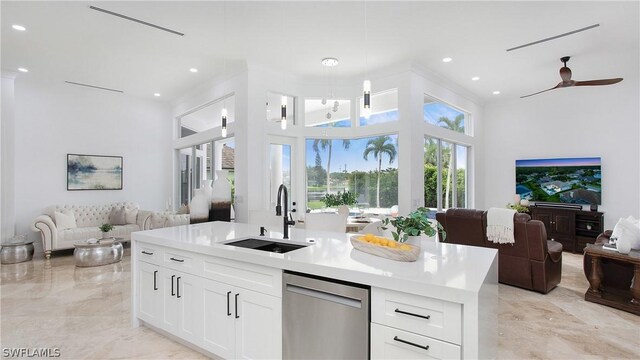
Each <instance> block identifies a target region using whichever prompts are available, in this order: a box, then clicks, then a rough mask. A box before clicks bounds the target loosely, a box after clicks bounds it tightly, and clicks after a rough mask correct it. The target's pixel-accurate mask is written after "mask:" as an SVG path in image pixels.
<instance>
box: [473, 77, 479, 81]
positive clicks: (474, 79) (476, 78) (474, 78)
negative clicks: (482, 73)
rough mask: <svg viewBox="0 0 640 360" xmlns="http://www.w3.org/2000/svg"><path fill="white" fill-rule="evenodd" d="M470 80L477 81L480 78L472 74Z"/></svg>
mask: <svg viewBox="0 0 640 360" xmlns="http://www.w3.org/2000/svg"><path fill="white" fill-rule="evenodd" d="M471 80H473V81H478V80H480V77H479V76H474V77H472V78H471Z"/></svg>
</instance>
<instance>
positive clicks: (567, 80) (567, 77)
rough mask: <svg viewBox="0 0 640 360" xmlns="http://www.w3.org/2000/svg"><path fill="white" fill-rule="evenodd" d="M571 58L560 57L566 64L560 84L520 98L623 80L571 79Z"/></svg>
mask: <svg viewBox="0 0 640 360" xmlns="http://www.w3.org/2000/svg"><path fill="white" fill-rule="evenodd" d="M570 58H571V57H570V56H565V57H562V58H560V61H562V62H563V63H564V66H563V67H561V68H560V77H561V78H562V81H561V82H559V83H558V85H556V86H554V87H552V88H551V89H547V90H542V91H538V92H537V93H533V94H529V95H525V96H520V98H521V99H522V98H526V97H529V96H533V95H537V94H540V93H543V92H545V91H549V90H553V89H559V88H565V87H572V86H597V85H612V84H615V83H619V82H620V81H622V78H613V79H601V80H587V81H575V80H571V69H569V68H568V67H567V61H569V59H570Z"/></svg>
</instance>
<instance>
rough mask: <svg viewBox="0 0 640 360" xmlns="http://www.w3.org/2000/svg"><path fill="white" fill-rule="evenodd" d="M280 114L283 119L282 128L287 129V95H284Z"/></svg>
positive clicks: (281, 121) (281, 120)
mask: <svg viewBox="0 0 640 360" xmlns="http://www.w3.org/2000/svg"><path fill="white" fill-rule="evenodd" d="M280 115H281V117H282V119H280V128H281V129H282V130H287V96H286V95H282V106H281V108H280Z"/></svg>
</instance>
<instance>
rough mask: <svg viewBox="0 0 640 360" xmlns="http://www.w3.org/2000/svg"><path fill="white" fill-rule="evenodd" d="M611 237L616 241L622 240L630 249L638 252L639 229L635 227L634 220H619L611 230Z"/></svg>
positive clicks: (639, 248) (639, 246)
mask: <svg viewBox="0 0 640 360" xmlns="http://www.w3.org/2000/svg"><path fill="white" fill-rule="evenodd" d="M631 219H633V218H631ZM611 237H615V238H617V239H618V241H620V240H621V239H623V241H624V242H625V243H629V245H630V247H631V249H635V250H640V228H638V226H637V225H636V221H635V219H633V220H630V219H629V218H626V219H624V218H622V219H620V220H619V221H618V223H617V224H616V226H615V227H614V228H613V232H612V234H611Z"/></svg>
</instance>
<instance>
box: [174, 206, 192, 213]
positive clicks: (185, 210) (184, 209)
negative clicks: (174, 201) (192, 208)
mask: <svg viewBox="0 0 640 360" xmlns="http://www.w3.org/2000/svg"><path fill="white" fill-rule="evenodd" d="M188 213H189V205H184V204H183V205H180V208H179V209H178V211H176V214H177V215H184V214H188Z"/></svg>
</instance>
